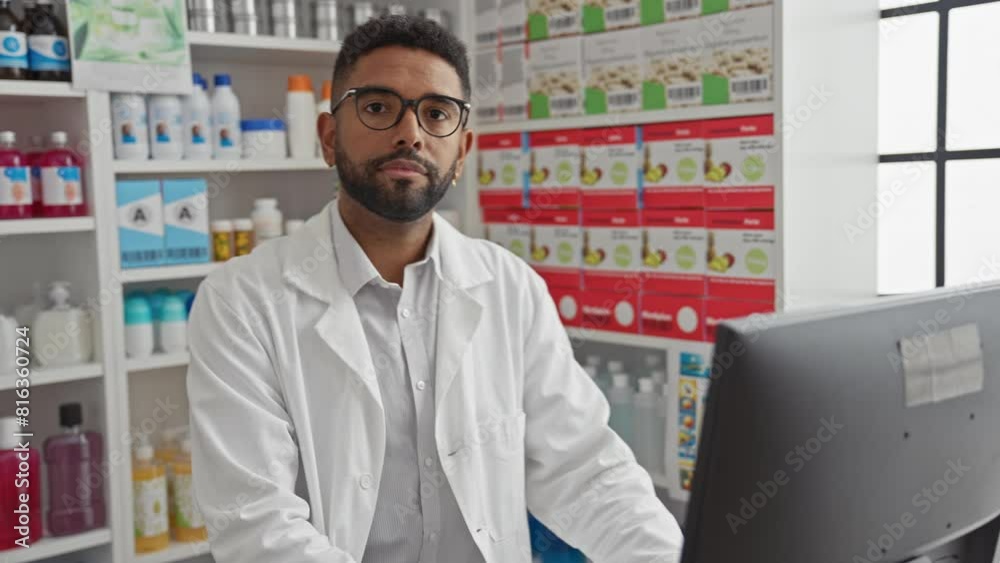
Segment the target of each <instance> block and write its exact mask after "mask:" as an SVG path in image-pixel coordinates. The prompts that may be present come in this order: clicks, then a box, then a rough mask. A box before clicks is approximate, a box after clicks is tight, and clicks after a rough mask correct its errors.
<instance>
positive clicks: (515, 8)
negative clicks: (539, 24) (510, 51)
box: [500, 0, 528, 46]
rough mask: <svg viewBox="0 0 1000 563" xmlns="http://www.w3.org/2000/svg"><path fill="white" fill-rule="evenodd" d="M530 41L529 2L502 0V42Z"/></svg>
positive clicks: (524, 0) (523, 0) (507, 43)
mask: <svg viewBox="0 0 1000 563" xmlns="http://www.w3.org/2000/svg"><path fill="white" fill-rule="evenodd" d="M527 39H528V3H527V0H500V42H501V43H503V44H504V45H505V46H506V45H509V44H511V43H524V42H525V41H526V40H527Z"/></svg>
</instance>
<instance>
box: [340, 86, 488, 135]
mask: <svg viewBox="0 0 1000 563" xmlns="http://www.w3.org/2000/svg"><path fill="white" fill-rule="evenodd" d="M368 92H386V93H389V94H393V95H395V96H396V97H398V98H399V99H400V100H402V101H403V105H402V107H401V108H400V110H399V114H398V115H396V120H395V121H393V122H392V125H390V126H388V127H386V128H384V129H376V128H374V127H372V126H370V125H368V124H367V123H365V120H364V119H362V118H361V108H359V107H358V103H359V102H358V99H359V96H358V95H359V94H365V93H368ZM350 96H354V112H355V113H356V114H357V116H358V121H360V122H361V124H362V125H364V126H365V127H367V128H369V129H371V130H372V131H388V130H389V129H392V128H393V127H395V126H397V125H399V122H400V121H402V120H403V116H404V115H406V110H407V108H410V107H412V108H413V115H415V116H416V118H417V125H419V126H420V129H421V130H423V131H424V132H425V133H427V134H428V135H430V136H432V137H435V138H437V139H447V138H448V137H451V136H452V135H454V134H455V133H457V132H458V130H459V129H462V128H464V127H465V126H467V125H468V123H469V115H471V113H472V104H471V103H469V102H467V101H466V100H463V99H460V98H453V97H451V96H446V95H444V94H427V95H426V96H421V97H419V98H415V99H407V98H404V97H403V95H402V94H400V93H399V92H397V91H395V90H393V89H392V88H385V87H383V86H361V87H359V88H350V89H348V90H347V91H346V92H344V95H343V96H341V97H340V99H339V100H337V103H336V104H334V105H333V107H332V108H331V109H330V114H331V115H335V114H336V113H337V110H338V109H340V106H341V105H342V104H343V103H344V102H345V101H346V100H347V98H348V97H350ZM430 98H443V99H445V100H449V101H452V102H455V103H456V104H457V105H458V108H459V111H460V112H462V113H464V114H465V115H464V116H461V115H460V116H459V123H458V126H456V127H455V130H454V131H452V132H451V133H448V134H447V135H435V134H434V133H431V132H430V131H428V130H427V128H426V127H424V123H423V121H421V119H420V114H419V113H418V112H417V106H418V105H420V103H421V102H423V101H424V100H427V99H430Z"/></svg>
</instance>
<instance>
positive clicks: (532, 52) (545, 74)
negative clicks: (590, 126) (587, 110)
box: [528, 37, 583, 119]
mask: <svg viewBox="0 0 1000 563" xmlns="http://www.w3.org/2000/svg"><path fill="white" fill-rule="evenodd" d="M528 56H529V59H528V101H529V105H528V109H529V111H530V113H531V115H530V117H531V119H545V118H548V117H565V116H570V115H580V114H581V113H583V39H581V38H580V37H565V38H562V39H552V40H550V41H542V42H539V43H532V44H531V45H529V46H528Z"/></svg>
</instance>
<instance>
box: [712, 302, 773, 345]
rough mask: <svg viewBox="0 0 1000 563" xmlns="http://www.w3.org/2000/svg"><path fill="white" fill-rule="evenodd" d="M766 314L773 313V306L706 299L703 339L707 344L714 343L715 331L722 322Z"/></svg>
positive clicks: (769, 304) (770, 304)
mask: <svg viewBox="0 0 1000 563" xmlns="http://www.w3.org/2000/svg"><path fill="white" fill-rule="evenodd" d="M768 313H774V304H772V303H756V302H753V301H732V300H727V299H708V300H706V301H705V337H706V339H707V340H708V341H709V342H715V331H716V329H717V328H718V327H719V323H721V322H722V321H727V320H731V319H742V318H743V317H749V316H750V315H755V314H768Z"/></svg>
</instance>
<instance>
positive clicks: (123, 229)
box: [116, 180, 164, 268]
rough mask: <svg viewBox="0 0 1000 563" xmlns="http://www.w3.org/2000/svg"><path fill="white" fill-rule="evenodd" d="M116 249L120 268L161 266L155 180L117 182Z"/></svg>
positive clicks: (160, 204)
mask: <svg viewBox="0 0 1000 563" xmlns="http://www.w3.org/2000/svg"><path fill="white" fill-rule="evenodd" d="M116 190H117V198H118V246H119V247H120V250H121V265H122V268H144V267H148V266H157V265H160V264H162V263H163V246H164V244H163V243H164V241H163V235H164V225H163V197H162V196H161V195H160V182H159V181H158V180H119V181H118V182H117V184H116Z"/></svg>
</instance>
